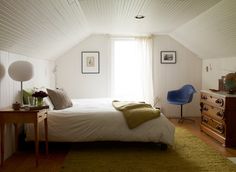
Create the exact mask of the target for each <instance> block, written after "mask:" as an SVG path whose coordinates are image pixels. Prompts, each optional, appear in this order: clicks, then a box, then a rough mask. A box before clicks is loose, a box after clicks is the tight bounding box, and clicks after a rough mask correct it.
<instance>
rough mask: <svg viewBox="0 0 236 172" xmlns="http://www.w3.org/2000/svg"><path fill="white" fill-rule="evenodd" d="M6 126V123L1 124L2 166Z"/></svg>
mask: <svg viewBox="0 0 236 172" xmlns="http://www.w3.org/2000/svg"><path fill="white" fill-rule="evenodd" d="M4 128H5V124H1V166H3V162H4Z"/></svg>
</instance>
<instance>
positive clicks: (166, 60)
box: [161, 51, 176, 64]
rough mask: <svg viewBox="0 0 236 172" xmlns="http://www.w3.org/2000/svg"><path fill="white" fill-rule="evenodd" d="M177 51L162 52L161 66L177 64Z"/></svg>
mask: <svg viewBox="0 0 236 172" xmlns="http://www.w3.org/2000/svg"><path fill="white" fill-rule="evenodd" d="M175 63H176V51H161V64H175Z"/></svg>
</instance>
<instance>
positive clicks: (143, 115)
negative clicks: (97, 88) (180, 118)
mask: <svg viewBox="0 0 236 172" xmlns="http://www.w3.org/2000/svg"><path fill="white" fill-rule="evenodd" d="M112 105H113V107H114V108H115V109H116V110H118V111H121V112H122V113H123V115H124V117H125V120H126V122H127V125H128V127H129V128H130V129H133V128H136V127H138V126H139V125H141V124H143V123H144V122H146V121H149V120H151V119H154V118H157V117H159V116H160V110H158V109H155V108H153V107H152V106H151V105H150V104H146V103H133V102H125V101H117V100H114V101H113V102H112Z"/></svg>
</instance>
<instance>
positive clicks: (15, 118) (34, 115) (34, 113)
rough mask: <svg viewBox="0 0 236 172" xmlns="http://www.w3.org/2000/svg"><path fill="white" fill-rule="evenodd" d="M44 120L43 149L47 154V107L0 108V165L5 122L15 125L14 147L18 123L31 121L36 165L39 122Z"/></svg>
mask: <svg viewBox="0 0 236 172" xmlns="http://www.w3.org/2000/svg"><path fill="white" fill-rule="evenodd" d="M41 121H44V128H45V145H46V146H45V149H46V154H48V124H47V109H42V110H28V111H26V110H13V109H3V110H0V128H1V133H0V134H1V166H3V162H4V133H5V131H4V130H5V124H6V123H13V124H14V126H15V141H16V142H15V147H16V150H17V146H18V139H17V136H18V124H19V123H33V124H34V133H35V140H34V141H35V162H36V166H38V158H39V122H41Z"/></svg>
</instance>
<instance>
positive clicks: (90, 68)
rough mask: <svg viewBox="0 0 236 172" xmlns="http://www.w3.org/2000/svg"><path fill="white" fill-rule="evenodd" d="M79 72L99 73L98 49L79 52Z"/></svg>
mask: <svg viewBox="0 0 236 172" xmlns="http://www.w3.org/2000/svg"><path fill="white" fill-rule="evenodd" d="M81 72H82V74H99V73H100V54H99V51H82V52H81Z"/></svg>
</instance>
